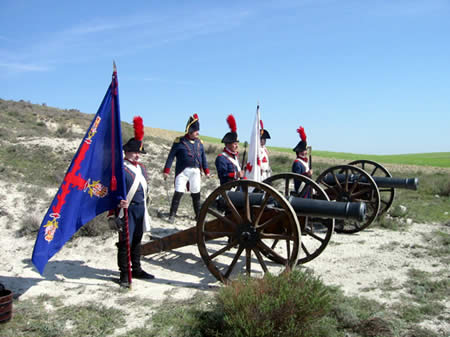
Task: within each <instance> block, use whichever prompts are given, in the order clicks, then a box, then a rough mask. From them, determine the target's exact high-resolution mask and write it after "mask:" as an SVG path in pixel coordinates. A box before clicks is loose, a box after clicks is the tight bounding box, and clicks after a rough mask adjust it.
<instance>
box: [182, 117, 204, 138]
mask: <svg viewBox="0 0 450 337" xmlns="http://www.w3.org/2000/svg"><path fill="white" fill-rule="evenodd" d="M199 130H200V122H199V121H198V115H197V114H193V115H192V116H189V119H188V121H187V123H186V130H185V133H186V134H188V133H191V132H195V131H199Z"/></svg>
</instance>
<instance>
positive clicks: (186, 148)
mask: <svg viewBox="0 0 450 337" xmlns="http://www.w3.org/2000/svg"><path fill="white" fill-rule="evenodd" d="M199 131H200V123H199V119H198V116H197V114H194V115H192V116H190V117H189V120H188V122H187V124H186V130H185V135H184V136H183V137H177V138H175V140H174V142H173V144H172V148H171V149H170V152H169V155H168V156H167V160H166V164H165V165H164V171H163V174H164V179H167V177H168V176H169V173H170V167H171V166H172V162H173V160H174V159H175V158H176V159H177V162H176V165H175V193H174V194H173V198H172V204H171V205H170V213H169V222H170V223H173V222H174V221H175V216H176V214H177V210H178V206H179V205H180V200H181V197H182V196H183V193H184V192H186V189H188V190H190V192H191V197H192V204H193V207H194V212H195V218H196V219H197V218H198V215H199V213H200V185H201V181H200V174H201V171H204V173H205V175H206V176H207V177H208V178H209V176H210V173H209V168H208V161H207V160H206V154H205V150H204V148H203V142H202V141H201V140H200V139H199V138H198V136H199Z"/></svg>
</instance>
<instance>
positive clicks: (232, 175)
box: [228, 172, 236, 178]
mask: <svg viewBox="0 0 450 337" xmlns="http://www.w3.org/2000/svg"><path fill="white" fill-rule="evenodd" d="M228 176H229V177H230V178H234V177H235V176H236V172H230V173H228Z"/></svg>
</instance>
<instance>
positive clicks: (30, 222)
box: [16, 215, 41, 237]
mask: <svg viewBox="0 0 450 337" xmlns="http://www.w3.org/2000/svg"><path fill="white" fill-rule="evenodd" d="M40 226H41V219H38V218H37V217H36V216H34V215H29V216H25V217H24V218H23V219H22V222H21V225H20V228H19V229H18V230H17V233H16V235H17V236H18V237H22V236H28V235H36V234H37V232H38V231H39V227H40Z"/></svg>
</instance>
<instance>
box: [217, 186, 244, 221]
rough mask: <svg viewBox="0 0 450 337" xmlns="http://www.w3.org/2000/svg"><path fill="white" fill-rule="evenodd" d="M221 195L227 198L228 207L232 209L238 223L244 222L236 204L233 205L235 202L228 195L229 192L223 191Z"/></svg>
mask: <svg viewBox="0 0 450 337" xmlns="http://www.w3.org/2000/svg"><path fill="white" fill-rule="evenodd" d="M221 195H222V197H223V198H224V199H225V202H226V203H227V205H228V208H229V209H230V210H231V213H232V215H233V217H234V219H235V221H236V222H237V223H238V224H241V223H243V222H244V221H243V219H242V217H241V215H240V214H239V212H238V211H237V210H236V207H234V205H233V203H232V202H231V199H230V197H229V196H228V194H227V193H226V192H225V191H222V192H221Z"/></svg>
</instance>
